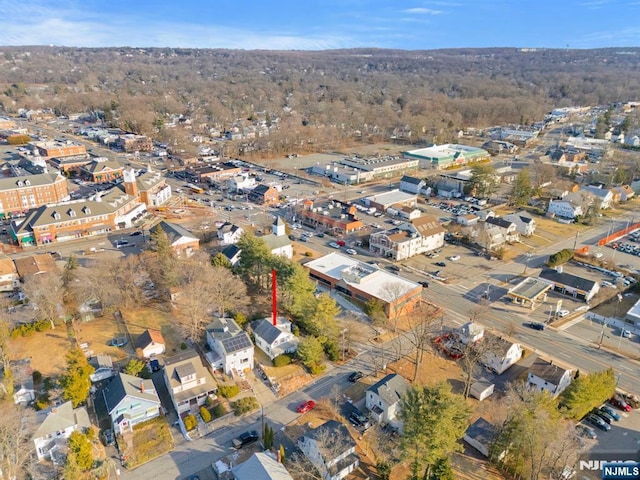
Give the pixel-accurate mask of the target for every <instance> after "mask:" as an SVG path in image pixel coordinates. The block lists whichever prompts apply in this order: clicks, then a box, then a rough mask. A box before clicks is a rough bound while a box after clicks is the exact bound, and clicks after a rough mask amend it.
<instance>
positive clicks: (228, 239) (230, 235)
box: [218, 222, 244, 245]
mask: <svg viewBox="0 0 640 480" xmlns="http://www.w3.org/2000/svg"><path fill="white" fill-rule="evenodd" d="M243 233H244V230H243V229H242V227H239V226H237V225H234V224H233V223H230V222H225V223H223V224H222V225H221V226H220V228H218V240H220V245H234V244H236V243H238V240H240V237H241V236H242V234H243Z"/></svg>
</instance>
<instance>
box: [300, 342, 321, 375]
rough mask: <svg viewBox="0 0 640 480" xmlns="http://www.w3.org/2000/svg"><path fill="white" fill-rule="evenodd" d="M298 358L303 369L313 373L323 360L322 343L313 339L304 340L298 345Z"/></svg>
mask: <svg viewBox="0 0 640 480" xmlns="http://www.w3.org/2000/svg"><path fill="white" fill-rule="evenodd" d="M298 358H300V361H301V362H302V364H303V365H304V366H305V367H307V368H308V369H310V370H312V371H313V369H314V368H316V367H318V366H319V365H320V364H321V363H322V359H323V358H324V352H323V349H322V343H320V341H319V340H318V339H317V338H315V337H307V338H305V339H304V340H302V341H301V342H300V344H299V345H298Z"/></svg>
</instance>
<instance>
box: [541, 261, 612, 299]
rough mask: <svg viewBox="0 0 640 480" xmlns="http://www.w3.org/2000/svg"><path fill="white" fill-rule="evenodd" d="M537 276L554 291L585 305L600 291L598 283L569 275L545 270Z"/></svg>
mask: <svg viewBox="0 0 640 480" xmlns="http://www.w3.org/2000/svg"><path fill="white" fill-rule="evenodd" d="M539 276H540V278H542V279H544V280H547V281H549V282H552V283H553V289H554V291H556V292H558V293H562V294H564V295H569V296H571V297H573V298H576V299H578V300H584V301H585V302H587V303H588V302H590V301H591V299H592V298H593V297H594V296H595V295H596V293H598V292H599V291H600V283H598V282H596V281H594V280H589V279H587V278H582V277H578V276H576V275H571V274H570V273H565V272H558V271H557V270H552V269H547V270H543V271H542V272H540V275H539Z"/></svg>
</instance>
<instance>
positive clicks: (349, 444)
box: [304, 420, 356, 460]
mask: <svg viewBox="0 0 640 480" xmlns="http://www.w3.org/2000/svg"><path fill="white" fill-rule="evenodd" d="M304 436H305V437H307V438H310V439H312V440H315V441H316V442H318V443H317V445H318V449H319V450H320V452H321V453H322V454H323V456H325V454H326V453H329V452H327V451H326V450H328V447H329V446H328V445H322V443H323V440H325V439H327V438H330V439H332V441H331V443H332V445H341V446H343V451H344V450H348V449H349V448H353V447H355V446H356V442H355V441H354V440H353V437H352V436H351V434H350V433H349V430H347V427H346V425H344V424H343V423H340V422H338V421H336V420H329V421H327V422H325V423H323V424H322V425H320V426H318V427H316V428H312V429H311V430H309V431H307V432H306V433H305V434H304ZM323 447H324V448H323ZM330 453H332V458H330V459H329V460H332V459H333V456H335V455H336V454H338V455H339V454H340V453H342V452H330Z"/></svg>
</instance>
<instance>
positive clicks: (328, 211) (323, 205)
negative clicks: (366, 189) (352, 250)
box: [300, 200, 364, 235]
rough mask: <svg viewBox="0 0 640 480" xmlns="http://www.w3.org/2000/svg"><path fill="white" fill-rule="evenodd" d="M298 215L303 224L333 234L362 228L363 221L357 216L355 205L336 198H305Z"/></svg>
mask: <svg viewBox="0 0 640 480" xmlns="http://www.w3.org/2000/svg"><path fill="white" fill-rule="evenodd" d="M300 215H301V217H302V222H303V223H304V224H306V225H309V226H311V227H313V228H315V229H317V230H322V231H327V232H331V233H333V234H335V235H346V234H349V233H352V232H355V231H357V230H360V229H361V228H364V223H362V220H360V219H359V218H358V217H357V210H356V207H355V206H354V205H349V204H346V203H342V202H339V201H337V200H332V201H329V202H314V201H313V200H305V201H304V202H303V208H302V211H301V212H300Z"/></svg>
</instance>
